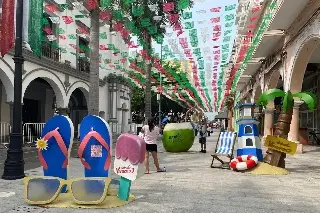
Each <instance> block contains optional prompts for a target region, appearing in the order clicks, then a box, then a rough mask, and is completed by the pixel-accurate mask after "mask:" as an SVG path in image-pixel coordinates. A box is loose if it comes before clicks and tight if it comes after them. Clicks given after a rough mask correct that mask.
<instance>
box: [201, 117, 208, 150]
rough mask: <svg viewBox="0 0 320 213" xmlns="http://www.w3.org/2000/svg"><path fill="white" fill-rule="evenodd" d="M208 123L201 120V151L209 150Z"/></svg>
mask: <svg viewBox="0 0 320 213" xmlns="http://www.w3.org/2000/svg"><path fill="white" fill-rule="evenodd" d="M207 135H208V134H207V124H206V122H205V121H202V122H201V126H200V137H199V143H200V145H201V151H200V152H202V153H206V152H207Z"/></svg>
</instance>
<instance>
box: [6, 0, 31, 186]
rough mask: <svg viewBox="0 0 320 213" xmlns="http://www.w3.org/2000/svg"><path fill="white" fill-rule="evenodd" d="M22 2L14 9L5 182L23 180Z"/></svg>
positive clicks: (21, 0)
mask: <svg viewBox="0 0 320 213" xmlns="http://www.w3.org/2000/svg"><path fill="white" fill-rule="evenodd" d="M22 22H23V0H17V9H16V40H15V54H14V57H13V61H14V63H15V69H14V101H13V121H12V132H11V134H10V143H9V148H8V151H7V159H6V161H5V163H4V172H3V175H2V178H3V179H5V180H16V179H21V178H24V177H25V175H24V160H23V150H22V106H21V99H22V66H23V62H24V58H23V55H22V28H23V24H22Z"/></svg>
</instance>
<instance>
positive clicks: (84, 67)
mask: <svg viewBox="0 0 320 213" xmlns="http://www.w3.org/2000/svg"><path fill="white" fill-rule="evenodd" d="M78 70H79V71H81V72H85V73H90V63H89V62H88V61H85V60H83V59H78Z"/></svg>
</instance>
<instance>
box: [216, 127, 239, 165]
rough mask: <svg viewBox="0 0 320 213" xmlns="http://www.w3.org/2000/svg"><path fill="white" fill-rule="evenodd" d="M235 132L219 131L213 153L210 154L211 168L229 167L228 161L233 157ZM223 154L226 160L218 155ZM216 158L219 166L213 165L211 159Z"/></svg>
mask: <svg viewBox="0 0 320 213" xmlns="http://www.w3.org/2000/svg"><path fill="white" fill-rule="evenodd" d="M236 137H237V133H236V132H220V134H219V138H218V142H217V145H216V149H215V151H214V154H212V155H211V156H212V158H213V159H212V162H211V168H222V169H229V168H230V167H229V163H230V161H231V160H232V159H233V150H234V145H235V141H236ZM222 156H225V157H227V158H229V160H228V161H223V160H221V159H220V158H219V157H222ZM215 159H216V160H217V161H219V162H220V163H221V165H220V166H213V161H214V160H215Z"/></svg>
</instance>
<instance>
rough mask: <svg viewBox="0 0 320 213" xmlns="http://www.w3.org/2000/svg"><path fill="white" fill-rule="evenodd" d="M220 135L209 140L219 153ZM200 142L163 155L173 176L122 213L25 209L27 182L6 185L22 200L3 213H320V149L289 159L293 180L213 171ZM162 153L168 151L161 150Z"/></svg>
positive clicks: (116, 212)
mask: <svg viewBox="0 0 320 213" xmlns="http://www.w3.org/2000/svg"><path fill="white" fill-rule="evenodd" d="M217 134H218V133H215V134H214V135H213V136H211V137H210V138H209V140H208V150H213V149H214V146H215V142H216V139H217ZM199 148H200V147H199V144H198V143H197V142H196V143H195V144H194V146H193V147H192V149H191V150H190V152H188V153H183V154H171V153H166V152H163V151H162V152H161V153H160V159H161V163H162V164H163V165H164V166H166V168H167V173H152V174H150V175H144V174H143V170H140V177H139V178H138V179H137V180H136V181H135V182H134V183H133V186H132V192H133V193H134V194H135V196H136V197H137V200H136V201H135V202H133V203H132V204H129V205H127V206H125V207H121V208H117V209H103V210H94V209H87V210H86V209H46V208H39V207H28V206H27V205H25V204H24V201H23V195H22V191H23V190H22V189H23V184H22V181H21V180H19V181H4V180H0V196H1V192H15V193H16V195H14V196H11V197H7V198H3V197H2V198H1V197H0V205H1V208H0V212H6V213H13V212H32V213H38V212H39V213H40V212H51V213H60V212H61V213H66V212H104V213H105V212H113V213H122V212H123V213H127V212H130V213H131V212H132V213H134V212H137V213H138V212H139V213H153V212H168V213H169V212H174V213H187V212H188V213H200V212H201V213H206V212H208V213H213V212H217V213H220V212H221V213H233V212H237V213H239V212H243V213H260V212H261V213H262V212H268V213H273V212H274V213H276V212H277V213H289V212H304V213H308V212H310V213H316V212H320V203H319V197H320V166H319V165H320V164H319V163H320V160H319V157H318V156H319V155H320V148H316V147H311V148H310V147H309V148H308V150H309V152H307V153H305V154H303V155H297V156H293V157H292V156H289V157H288V158H287V167H288V169H289V170H291V171H292V173H291V174H289V175H287V176H253V175H250V174H243V173H236V172H232V171H230V170H221V169H211V168H209V165H210V161H211V157H210V152H208V153H207V154H202V153H199V152H198V151H199ZM161 150H162V149H161ZM71 166H72V169H71V176H72V177H80V176H82V167H81V165H80V163H79V159H77V158H73V159H72V160H71ZM39 171H40V169H33V170H29V171H27V172H26V173H27V174H28V175H39V174H41V173H40V172H39Z"/></svg>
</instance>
